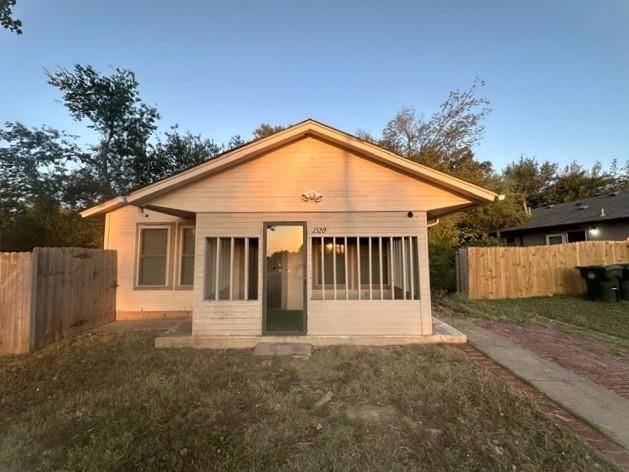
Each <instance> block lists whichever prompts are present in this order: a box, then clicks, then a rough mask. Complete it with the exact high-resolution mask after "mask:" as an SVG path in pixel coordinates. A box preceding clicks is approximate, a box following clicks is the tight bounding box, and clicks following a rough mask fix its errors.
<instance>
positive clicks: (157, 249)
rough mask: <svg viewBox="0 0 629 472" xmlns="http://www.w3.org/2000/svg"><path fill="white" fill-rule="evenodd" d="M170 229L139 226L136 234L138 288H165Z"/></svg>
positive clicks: (167, 281) (166, 283) (166, 284)
mask: <svg viewBox="0 0 629 472" xmlns="http://www.w3.org/2000/svg"><path fill="white" fill-rule="evenodd" d="M170 231H171V227H170V226H168V225H165V226H141V227H140V228H139V232H138V248H139V250H138V264H137V268H138V269H137V286H138V287H149V288H151V287H153V288H160V287H167V286H168V284H169V280H168V266H169V263H170V261H169V257H170V251H169V248H170Z"/></svg>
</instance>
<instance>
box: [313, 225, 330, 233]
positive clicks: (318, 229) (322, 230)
mask: <svg viewBox="0 0 629 472" xmlns="http://www.w3.org/2000/svg"><path fill="white" fill-rule="evenodd" d="M326 229H327V228H326V227H325V226H317V227H316V228H312V234H323V233H325V231H326Z"/></svg>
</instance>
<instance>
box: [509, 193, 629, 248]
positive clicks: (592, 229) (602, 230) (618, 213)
mask: <svg viewBox="0 0 629 472" xmlns="http://www.w3.org/2000/svg"><path fill="white" fill-rule="evenodd" d="M500 234H501V236H502V237H503V238H505V239H506V240H507V242H508V243H510V244H513V245H516V246H537V245H545V244H564V243H573V242H578V241H614V240H615V241H623V240H626V239H629V192H612V193H610V194H608V195H602V196H598V197H592V198H585V199H583V200H579V201H576V202H570V203H562V204H559V205H548V206H545V207H542V208H535V209H533V210H531V218H530V219H529V220H528V221H527V222H526V223H523V224H521V225H519V226H515V227H513V228H507V229H504V230H502V231H500Z"/></svg>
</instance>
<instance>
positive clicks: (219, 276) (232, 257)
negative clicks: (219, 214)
mask: <svg viewBox="0 0 629 472" xmlns="http://www.w3.org/2000/svg"><path fill="white" fill-rule="evenodd" d="M258 246H259V245H258V238H243V237H240V238H238V237H222V238H207V239H206V252H205V254H206V257H205V298H206V299H208V300H257V299H258Z"/></svg>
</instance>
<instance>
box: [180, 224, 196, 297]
mask: <svg viewBox="0 0 629 472" xmlns="http://www.w3.org/2000/svg"><path fill="white" fill-rule="evenodd" d="M193 284H194V226H182V227H181V230H180V232H179V285H180V286H182V287H186V286H188V287H189V286H192V285H193Z"/></svg>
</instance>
